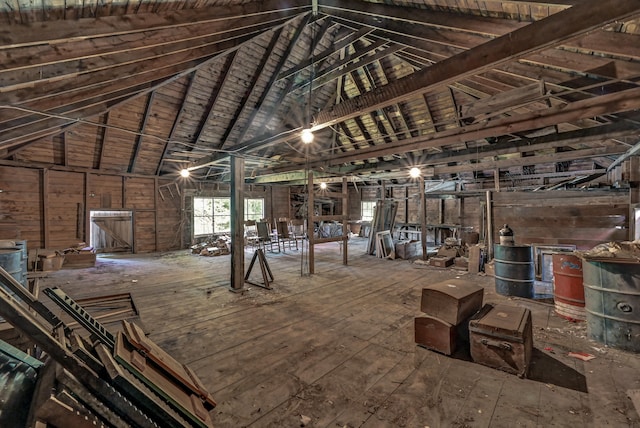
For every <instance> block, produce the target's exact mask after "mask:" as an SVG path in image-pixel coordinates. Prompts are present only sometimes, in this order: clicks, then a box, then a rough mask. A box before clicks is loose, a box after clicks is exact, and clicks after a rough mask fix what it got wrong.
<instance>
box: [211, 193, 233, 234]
mask: <svg viewBox="0 0 640 428" xmlns="http://www.w3.org/2000/svg"><path fill="white" fill-rule="evenodd" d="M213 231H214V232H215V233H221V232H230V231H231V199H229V198H213Z"/></svg>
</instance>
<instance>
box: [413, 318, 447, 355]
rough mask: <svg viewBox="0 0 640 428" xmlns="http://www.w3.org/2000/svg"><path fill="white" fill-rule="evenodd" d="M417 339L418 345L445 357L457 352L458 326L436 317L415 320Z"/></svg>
mask: <svg viewBox="0 0 640 428" xmlns="http://www.w3.org/2000/svg"><path fill="white" fill-rule="evenodd" d="M415 338H416V343H417V344H418V345H420V346H424V347H425V348H428V349H431V350H433V351H438V352H442V353H443V354H445V355H451V354H453V352H454V351H455V350H456V326H454V325H452V324H449V323H448V322H446V321H443V320H441V319H438V318H435V317H429V316H426V317H417V318H416V319H415Z"/></svg>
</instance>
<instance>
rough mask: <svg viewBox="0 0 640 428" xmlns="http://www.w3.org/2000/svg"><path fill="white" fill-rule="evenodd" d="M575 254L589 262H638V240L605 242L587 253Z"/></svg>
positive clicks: (578, 252)
mask: <svg viewBox="0 0 640 428" xmlns="http://www.w3.org/2000/svg"><path fill="white" fill-rule="evenodd" d="M575 254H577V255H579V256H581V257H582V258H584V259H586V260H591V261H599V260H601V261H609V260H611V259H616V260H612V261H620V262H623V261H624V262H634V263H639V262H640V240H636V241H631V242H630V241H625V242H607V243H604V244H600V245H596V246H595V247H593V248H592V249H590V250H588V251H576V252H575Z"/></svg>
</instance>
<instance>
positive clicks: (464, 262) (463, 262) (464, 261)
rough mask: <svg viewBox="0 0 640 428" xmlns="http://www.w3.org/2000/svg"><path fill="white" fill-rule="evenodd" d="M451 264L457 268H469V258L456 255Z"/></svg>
mask: <svg viewBox="0 0 640 428" xmlns="http://www.w3.org/2000/svg"><path fill="white" fill-rule="evenodd" d="M453 265H454V266H455V267H457V268H461V269H464V270H467V269H468V268H469V259H468V258H466V257H456V258H455V260H454V261H453Z"/></svg>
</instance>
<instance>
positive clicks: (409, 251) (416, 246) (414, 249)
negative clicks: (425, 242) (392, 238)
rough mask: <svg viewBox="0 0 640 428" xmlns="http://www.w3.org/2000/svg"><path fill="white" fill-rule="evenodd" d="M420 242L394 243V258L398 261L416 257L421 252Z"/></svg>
mask: <svg viewBox="0 0 640 428" xmlns="http://www.w3.org/2000/svg"><path fill="white" fill-rule="evenodd" d="M421 250H422V249H421V244H420V241H416V240H410V241H400V242H396V257H397V258H400V259H405V260H406V259H410V258H412V257H416V256H417V255H418V253H419V252H421Z"/></svg>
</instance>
